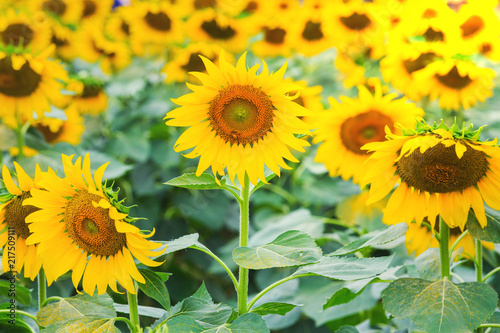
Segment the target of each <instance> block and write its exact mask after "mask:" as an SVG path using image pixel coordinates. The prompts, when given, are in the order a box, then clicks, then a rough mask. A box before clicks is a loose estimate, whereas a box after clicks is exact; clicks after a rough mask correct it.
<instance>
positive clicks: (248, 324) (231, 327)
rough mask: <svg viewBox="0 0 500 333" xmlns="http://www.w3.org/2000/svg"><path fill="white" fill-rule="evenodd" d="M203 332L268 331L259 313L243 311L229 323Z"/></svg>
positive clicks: (252, 332) (256, 332) (253, 332)
mask: <svg viewBox="0 0 500 333" xmlns="http://www.w3.org/2000/svg"><path fill="white" fill-rule="evenodd" d="M176 332H177V331H176ZM203 333H269V328H268V327H267V325H266V322H265V321H264V319H262V318H261V317H260V316H259V315H257V314H255V313H245V314H244V315H242V316H239V317H238V318H236V320H235V321H233V322H232V323H231V324H224V325H222V326H219V327H214V328H211V329H208V330H204V331H203Z"/></svg>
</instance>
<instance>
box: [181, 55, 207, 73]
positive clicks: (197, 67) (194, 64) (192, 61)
mask: <svg viewBox="0 0 500 333" xmlns="http://www.w3.org/2000/svg"><path fill="white" fill-rule="evenodd" d="M181 68H182V69H183V70H185V71H186V72H204V71H205V64H204V63H203V60H201V58H200V56H199V55H198V54H197V53H191V54H190V55H189V61H188V62H187V63H186V64H185V65H182V66H181Z"/></svg>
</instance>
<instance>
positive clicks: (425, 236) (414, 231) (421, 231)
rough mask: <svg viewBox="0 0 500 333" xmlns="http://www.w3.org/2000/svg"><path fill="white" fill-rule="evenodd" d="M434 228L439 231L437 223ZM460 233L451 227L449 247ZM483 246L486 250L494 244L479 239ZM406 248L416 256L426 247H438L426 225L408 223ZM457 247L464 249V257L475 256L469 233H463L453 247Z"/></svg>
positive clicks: (474, 247)
mask: <svg viewBox="0 0 500 333" xmlns="http://www.w3.org/2000/svg"><path fill="white" fill-rule="evenodd" d="M434 229H437V230H436V231H437V232H439V230H438V229H439V223H436V224H435V225H434ZM464 231H465V230H464ZM460 235H462V230H460V228H458V227H457V228H452V229H450V240H449V246H450V247H451V246H452V245H453V244H454V243H455V241H456V240H457V239H458V237H460ZM481 243H482V244H483V246H484V247H485V248H487V249H488V250H493V249H494V248H495V246H494V244H493V243H491V242H484V241H481ZM405 245H406V249H407V250H408V253H413V252H415V257H418V256H419V255H420V254H421V253H422V252H424V251H425V250H427V249H428V248H431V247H433V248H438V247H439V242H438V241H437V239H436V238H435V237H434V236H433V235H432V232H431V230H429V228H428V227H427V226H426V225H423V224H421V225H418V224H417V223H410V224H409V225H408V231H407V232H406V241H405ZM459 248H463V249H464V255H463V257H464V258H468V259H471V258H475V257H476V245H475V244H474V238H472V236H471V235H470V234H467V235H465V236H464V237H463V238H462V239H461V240H460V242H459V243H458V244H457V247H456V248H455V249H456V250H458V249H459Z"/></svg>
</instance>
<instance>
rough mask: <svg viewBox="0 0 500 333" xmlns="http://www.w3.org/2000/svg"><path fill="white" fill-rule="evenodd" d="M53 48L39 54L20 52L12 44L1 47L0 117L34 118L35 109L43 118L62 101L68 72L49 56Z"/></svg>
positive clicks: (38, 115) (29, 119)
mask: <svg viewBox="0 0 500 333" xmlns="http://www.w3.org/2000/svg"><path fill="white" fill-rule="evenodd" d="M52 52H53V47H50V48H47V49H46V50H45V51H43V52H42V53H40V54H38V55H32V54H30V53H25V52H22V51H21V52H19V50H18V49H16V50H13V49H12V47H10V48H7V49H4V50H0V104H1V105H2V106H3V108H2V109H0V116H7V117H9V116H10V117H15V118H16V119H19V120H20V121H22V119H27V120H28V121H31V120H33V112H36V115H37V117H39V118H42V117H43V116H44V112H46V111H47V112H48V111H50V110H51V104H56V105H60V104H61V103H62V100H63V96H62V94H61V89H62V88H63V87H64V85H63V83H62V82H61V81H67V80H68V78H67V72H66V71H65V70H64V69H63V68H62V67H61V65H60V64H59V63H58V62H56V61H52V60H48V59H47V55H48V54H50V53H52Z"/></svg>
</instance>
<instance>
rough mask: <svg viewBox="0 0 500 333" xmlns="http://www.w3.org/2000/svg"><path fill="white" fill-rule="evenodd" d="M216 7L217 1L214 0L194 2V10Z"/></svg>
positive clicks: (197, 0)
mask: <svg viewBox="0 0 500 333" xmlns="http://www.w3.org/2000/svg"><path fill="white" fill-rule="evenodd" d="M216 5H217V1H215V0H195V1H194V8H196V9H203V8H208V7H215V6H216Z"/></svg>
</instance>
